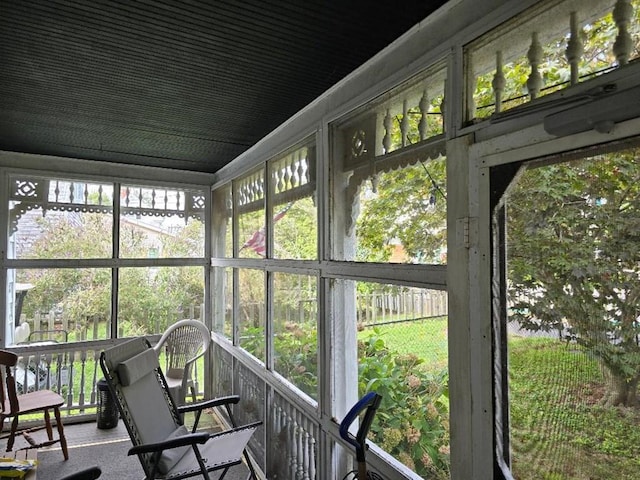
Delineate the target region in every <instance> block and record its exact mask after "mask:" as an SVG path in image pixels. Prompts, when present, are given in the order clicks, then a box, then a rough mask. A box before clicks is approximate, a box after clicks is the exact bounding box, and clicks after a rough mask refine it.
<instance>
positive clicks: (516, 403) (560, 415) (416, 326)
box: [359, 318, 640, 480]
mask: <svg viewBox="0 0 640 480" xmlns="http://www.w3.org/2000/svg"><path fill="white" fill-rule="evenodd" d="M376 328H377V330H378V331H379V333H380V334H381V335H382V338H383V339H384V341H385V344H386V345H387V347H389V348H390V349H391V350H392V351H397V352H398V353H399V354H407V353H413V354H416V355H418V356H419V357H421V358H424V359H425V360H426V361H425V363H424V365H425V367H426V368H429V367H430V366H437V367H440V368H441V367H442V366H446V362H447V320H446V318H438V319H434V320H421V321H419V322H415V323H398V324H393V325H384V326H379V327H376ZM371 333H373V331H372V329H370V328H367V329H364V330H363V331H361V332H360V333H359V338H361V339H362V338H366V337H367V336H369V335H370V334H371ZM509 352H510V355H509V365H510V374H509V375H510V376H509V383H510V395H511V398H510V409H511V430H510V431H511V442H512V462H513V472H514V474H515V478H517V479H518V480H534V479H535V480H605V479H610V478H616V479H623V480H632V479H637V478H640V409H638V408H621V407H612V408H605V407H603V406H602V405H600V404H599V400H600V398H601V397H602V393H603V391H604V389H605V388H606V385H605V381H604V378H603V375H602V372H601V370H600V367H599V365H598V362H597V361H596V360H595V359H593V358H592V357H590V356H589V355H587V354H586V353H585V352H584V351H583V350H581V348H580V347H579V346H577V345H575V344H568V343H566V342H563V341H558V340H554V339H549V338H522V337H514V338H512V339H510V342H509Z"/></svg>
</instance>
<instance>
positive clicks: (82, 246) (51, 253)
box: [19, 213, 204, 336]
mask: <svg viewBox="0 0 640 480" xmlns="http://www.w3.org/2000/svg"><path fill="white" fill-rule="evenodd" d="M38 223H39V226H40V231H41V234H40V235H39V237H38V238H37V240H35V241H34V243H33V245H32V247H31V249H30V251H29V253H28V254H27V255H26V257H27V258H32V259H38V258H42V259H57V258H110V257H111V255H112V247H111V231H112V229H111V216H110V215H105V214H101V213H65V214H59V215H48V216H47V217H44V218H42V219H39V221H38ZM120 233H121V235H120V251H121V254H122V256H124V257H127V258H145V257H147V255H148V254H149V245H150V243H149V241H148V238H147V234H146V233H145V231H144V229H142V228H135V227H133V226H132V225H128V224H123V226H122V228H121V231H120ZM203 238H204V237H203V225H202V223H201V222H198V221H190V222H189V223H188V224H187V225H186V226H185V227H184V228H181V229H179V231H178V232H177V233H175V234H169V233H164V234H162V235H160V236H159V241H160V242H161V245H162V252H163V256H165V257H195V256H202V255H203V254H204V245H203ZM19 275H20V281H23V282H29V283H31V284H33V285H34V288H32V289H31V290H30V291H29V295H28V297H27V301H26V302H25V305H24V308H23V314H25V315H26V316H27V318H33V316H34V314H36V313H43V312H44V313H48V312H49V311H51V310H56V311H59V312H60V313H61V315H63V316H64V317H65V318H66V319H67V321H68V322H69V325H71V326H75V327H76V328H86V327H88V326H89V323H91V324H93V322H95V321H108V320H109V318H110V311H111V270H110V269H108V268H82V269H77V268H49V269H42V270H39V269H33V270H28V271H26V270H25V271H20V272H19ZM203 298H204V276H203V269H202V268H201V267H153V268H121V269H120V270H119V302H118V322H119V327H120V328H121V329H122V328H124V329H125V334H126V335H131V334H134V335H135V334H145V333H150V332H152V333H157V332H159V331H162V330H164V329H165V328H166V327H167V324H168V322H169V321H170V320H175V319H177V318H179V316H181V315H183V313H181V312H180V311H179V309H180V308H181V307H186V306H191V305H194V304H195V305H197V306H199V305H201V304H202V303H203ZM102 334H106V335H107V336H108V329H105V330H103V331H102Z"/></svg>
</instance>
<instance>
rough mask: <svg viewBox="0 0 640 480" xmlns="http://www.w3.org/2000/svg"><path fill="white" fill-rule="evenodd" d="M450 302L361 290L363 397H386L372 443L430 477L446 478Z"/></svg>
mask: <svg viewBox="0 0 640 480" xmlns="http://www.w3.org/2000/svg"><path fill="white" fill-rule="evenodd" d="M446 298H447V297H446V292H443V291H435V290H425V289H418V288H408V287H400V286H394V285H381V284H375V283H365V282H358V283H357V284H356V311H357V320H356V322H357V328H358V330H359V332H358V368H359V392H358V394H359V395H360V396H362V395H363V394H364V393H366V392H367V391H371V390H373V391H377V392H378V393H379V394H381V395H382V397H383V400H382V404H381V406H380V410H379V411H380V412H384V415H377V416H376V418H375V421H374V423H373V426H372V428H371V434H370V438H371V439H373V441H374V442H375V443H376V444H377V445H378V446H380V447H381V448H383V449H384V450H385V451H387V452H389V453H390V454H391V455H393V456H394V457H395V458H396V459H398V460H399V461H401V462H402V463H404V464H405V465H407V466H408V467H409V468H411V469H412V470H414V471H415V472H417V473H418V474H420V475H422V476H423V477H425V478H448V472H449V397H448V392H449V388H448V384H449V382H448V362H447V358H448V347H447V300H446ZM416 412H421V415H420V417H421V419H422V420H421V421H420V422H416V418H417V417H416V414H415V413H416Z"/></svg>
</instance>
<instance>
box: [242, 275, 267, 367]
mask: <svg viewBox="0 0 640 480" xmlns="http://www.w3.org/2000/svg"><path fill="white" fill-rule="evenodd" d="M238 273H239V292H238V295H239V297H240V298H239V301H240V305H239V312H238V321H239V335H240V340H239V341H240V347H242V348H244V349H245V350H246V351H247V352H249V353H250V354H251V355H253V356H254V357H256V358H257V359H259V360H260V361H261V362H264V361H265V329H264V327H265V284H264V272H262V271H261V270H249V269H240V270H239V272H238Z"/></svg>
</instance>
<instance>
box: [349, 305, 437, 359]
mask: <svg viewBox="0 0 640 480" xmlns="http://www.w3.org/2000/svg"><path fill="white" fill-rule="evenodd" d="M376 329H377V330H378V331H379V332H380V333H381V335H382V338H383V339H384V341H385V343H386V344H387V345H388V346H389V347H390V348H391V349H392V350H395V351H397V352H398V353H399V354H401V355H405V354H409V353H413V354H415V355H417V356H418V357H420V358H423V359H424V360H425V363H424V365H425V367H426V368H433V369H434V370H441V369H442V368H444V367H446V366H447V357H448V345H447V317H436V318H432V319H425V320H419V321H416V322H400V323H393V324H388V325H380V326H377V327H376ZM371 333H372V329H371V328H365V329H364V330H362V331H361V332H360V333H359V335H358V338H359V339H363V338H367V337H368V336H369V335H371Z"/></svg>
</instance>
